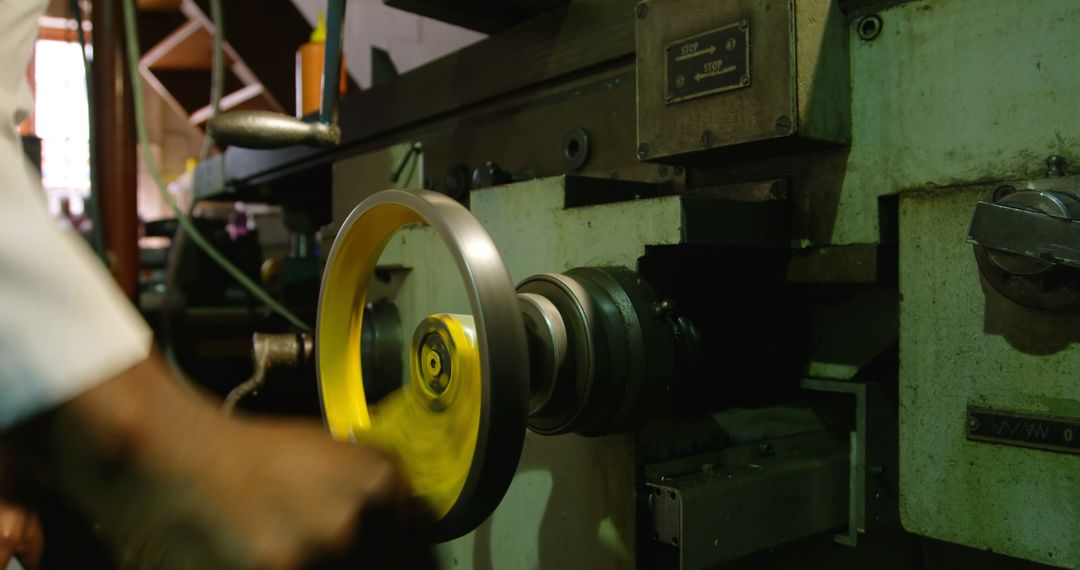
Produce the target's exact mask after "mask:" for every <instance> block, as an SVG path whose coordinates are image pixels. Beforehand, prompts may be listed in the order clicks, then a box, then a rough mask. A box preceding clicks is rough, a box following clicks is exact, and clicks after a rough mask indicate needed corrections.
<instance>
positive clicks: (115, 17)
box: [92, 0, 139, 298]
mask: <svg viewBox="0 0 1080 570" xmlns="http://www.w3.org/2000/svg"><path fill="white" fill-rule="evenodd" d="M92 19H93V24H94V35H93V44H94V65H93V68H92V72H93V95H94V102H95V106H94V108H93V109H92V112H93V113H94V123H95V126H96V127H97V129H96V131H97V132H96V134H97V140H96V142H97V145H98V148H99V149H102V150H104V152H96V153H95V155H94V168H95V169H96V170H97V181H98V183H99V189H100V192H99V196H100V200H101V203H100V204H99V205H98V206H99V208H100V212H101V219H102V223H103V225H104V230H105V246H106V249H107V250H108V253H109V255H108V257H109V261H110V263H109V265H110V269H111V270H112V273H113V277H114V278H115V279H116V282H117V283H118V284H119V285H120V288H121V289H123V290H124V293H125V294H127V296H128V297H130V298H134V297H135V294H136V288H137V285H138V271H139V266H138V263H139V244H138V239H139V225H138V224H139V217H138V202H137V192H136V162H135V161H136V155H135V119H134V113H133V104H132V91H131V89H132V85H131V82H130V81H129V80H128V76H127V73H126V65H127V60H126V57H125V54H124V44H123V38H124V33H123V30H124V22H123V19H122V16H121V12H120V4H119V2H118V1H117V0H98V1H97V2H94V11H93V16H92ZM135 63H136V64H137V62H135Z"/></svg>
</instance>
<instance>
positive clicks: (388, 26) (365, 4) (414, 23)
mask: <svg viewBox="0 0 1080 570" xmlns="http://www.w3.org/2000/svg"><path fill="white" fill-rule="evenodd" d="M293 3H294V4H296V7H297V9H299V10H300V12H301V13H302V14H304V17H305V18H307V19H308V21H309V22H311V24H312V25H315V22H316V20H317V18H318V16H319V13H320V12H325V11H326V2H325V0H293ZM345 17H346V20H347V22H346V24H345V65H346V67H347V68H348V70H349V75H351V76H352V78H353V80H355V81H356V82H357V83H358V84H360V86H361V87H365V88H366V87H370V86H371V47H372V46H376V47H380V48H382V49H384V50H387V51H389V52H390V59H392V60H393V62H394V65H395V66H396V67H397V69H398V71H399V72H402V73H404V72H406V71H408V70H410V69H414V68H416V67H419V66H421V65H423V64H425V63H427V62H429V61H432V60H435V59H438V58H440V57H442V56H444V55H446V54H448V53H451V52H453V51H457V50H458V49H461V48H462V47H465V46H467V45H469V44H471V43H474V42H476V41H479V40H481V39H483V38H484V37H485V36H484V35H483V34H480V33H477V32H473V31H470V30H466V29H464V28H459V27H457V26H452V25H450V24H444V23H442V22H439V21H437V20H432V19H430V18H423V17H420V16H416V15H414V14H410V13H408V12H402V11H401V10H396V9H394V8H389V7H387V6H384V5H383V4H382V2H381V1H379V0H352V1H350V2H349V4H348V9H347V11H346V13H345Z"/></svg>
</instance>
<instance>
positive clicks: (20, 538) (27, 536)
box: [0, 499, 45, 570]
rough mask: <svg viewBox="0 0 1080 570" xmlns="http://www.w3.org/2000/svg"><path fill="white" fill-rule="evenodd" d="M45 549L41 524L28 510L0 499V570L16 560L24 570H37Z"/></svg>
mask: <svg viewBox="0 0 1080 570" xmlns="http://www.w3.org/2000/svg"><path fill="white" fill-rule="evenodd" d="M44 548H45V535H44V533H42V531H41V522H40V521H39V520H38V517H37V515H35V514H34V513H33V512H32V511H31V510H30V509H28V508H26V507H24V506H22V505H16V504H13V503H8V502H5V501H3V500H2V499H0V570H2V569H3V568H7V565H8V563H9V562H11V559H12V558H18V559H19V562H20V563H22V565H23V567H24V568H26V570H37V568H38V567H39V566H40V565H41V553H42V551H43V550H44Z"/></svg>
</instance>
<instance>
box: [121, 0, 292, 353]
mask: <svg viewBox="0 0 1080 570" xmlns="http://www.w3.org/2000/svg"><path fill="white" fill-rule="evenodd" d="M123 2H124V4H123V5H124V39H125V43H126V44H127V57H128V71H129V73H130V76H131V85H132V89H131V94H132V99H133V100H134V103H135V134H136V137H137V138H138V139H139V148H140V149H141V150H142V154H143V157H142V158H143V161H144V162H145V163H146V169H147V170H149V171H150V176H151V177H152V178H153V179H154V184H155V185H156V186H157V189H158V192H159V193H160V194H161V197H162V199H163V200H165V203H166V204H168V206H169V208H170V209H171V210H172V211H173V214H174V215H175V216H176V219H177V221H178V222H179V223H180V225H181V226H183V227H184V231H186V232H187V233H188V235H190V236H191V241H193V242H195V245H197V246H199V248H200V249H202V250H203V251H204V252H206V255H208V256H209V257H210V259H213V260H214V262H215V263H217V264H218V265H219V266H221V268H222V269H224V270H225V271H226V272H227V273H228V274H229V275H231V276H232V277H233V279H236V281H237V282H238V283H240V285H242V286H243V287H244V288H245V289H247V290H248V291H249V292H250V293H251V294H252V295H254V296H255V298H257V299H258V300H259V301H261V302H262V303H263V304H264V305H266V306H267V307H268V308H269V309H270V310H271V311H273V312H275V313H277V314H279V315H281V316H282V317H283V318H284V319H285V320H287V321H289V323H291V324H292V325H293V326H295V327H297V328H299V329H301V330H303V331H306V332H310V331H311V327H310V326H308V324H307V323H305V322H304V321H302V320H300V318H299V317H297V316H296V315H294V314H293V313H292V312H291V311H289V310H288V309H286V308H285V307H284V306H283V305H281V304H280V303H278V302H277V301H276V300H275V299H274V298H273V297H271V296H270V294H269V293H267V292H266V291H265V290H263V289H262V288H261V287H259V286H258V285H257V284H255V282H254V281H252V280H251V279H250V278H248V276H247V275H244V272H243V271H240V269H238V268H237V267H236V266H235V265H233V264H232V263H231V262H230V261H229V260H228V259H227V258H226V257H225V256H224V255H223V254H222V253H221V252H220V251H218V250H217V248H215V247H214V246H213V244H211V243H210V242H209V241H208V240H207V239H206V237H205V236H203V235H202V233H201V232H200V231H199V229H198V228H196V227H195V224H194V223H192V221H191V219H190V218H188V217H187V215H185V214H184V212H183V211H182V210H181V209H180V206H179V205H178V204H177V203H176V200H174V199H173V197H172V195H171V194H169V191H168V190H166V188H165V179H164V178H163V177H162V176H161V171H160V170H159V169H158V165H157V161H156V160H154V156H153V155H152V154H151V153H150V140H149V137H148V136H147V134H146V117H145V116H144V114H143V94H142V89H139V88H138V87H137V86H138V85H139V79H140V78H139V68H138V61H139V60H140V54H139V34H138V31H137V30H136V29H135V25H136V24H135V1H134V0H123Z"/></svg>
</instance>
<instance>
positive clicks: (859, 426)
mask: <svg viewBox="0 0 1080 570" xmlns="http://www.w3.org/2000/svg"><path fill="white" fill-rule="evenodd" d="M802 387H803V388H804V389H807V390H815V391H818V392H832V393H837V394H851V395H852V396H854V398H855V402H854V405H855V422H854V428H855V429H854V430H852V431H851V433H850V438H851V445H850V448H849V453H850V460H849V484H848V489H849V491H848V528H847V531H846V532H844V533H842V534H837V535H836V536H835V537H834V538H835V540H836V542H838V543H840V544H844V545H846V546H857V545H858V541H859V535H863V534H866V533H868V532H871V531H873V530H875V529H877V528H881V527H883V526H888V525H892V524H895V523H896V522H897V521H898V520H899V518H900V515H899V502H898V501H899V497H898V494H897V489H898V486H897V482H898V480H897V473H898V449H897V441H898V437H899V436H898V431H897V413H896V410H895V409H894V408H893V407H892V406H891V405H890V404H889V402H888V401H887V400H886V398H885V395H884V394H883V391H882V389H881V386H879V385H878V384H877V383H876V382H858V381H854V380H825V379H819V378H807V379H804V380H803V381H802Z"/></svg>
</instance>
